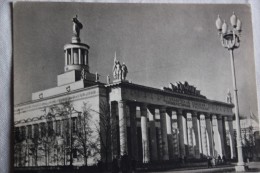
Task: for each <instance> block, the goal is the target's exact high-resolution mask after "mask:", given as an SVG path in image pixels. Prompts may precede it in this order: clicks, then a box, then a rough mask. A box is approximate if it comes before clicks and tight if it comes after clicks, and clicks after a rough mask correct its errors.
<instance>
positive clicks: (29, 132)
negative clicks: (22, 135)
mask: <svg viewBox="0 0 260 173" xmlns="http://www.w3.org/2000/svg"><path fill="white" fill-rule="evenodd" d="M27 130H28V131H27V133H28V134H27V138H28V139H32V125H28V126H27Z"/></svg>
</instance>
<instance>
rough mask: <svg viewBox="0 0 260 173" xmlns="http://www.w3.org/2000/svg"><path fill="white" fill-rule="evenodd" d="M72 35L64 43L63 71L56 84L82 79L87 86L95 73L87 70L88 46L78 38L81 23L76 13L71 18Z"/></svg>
mask: <svg viewBox="0 0 260 173" xmlns="http://www.w3.org/2000/svg"><path fill="white" fill-rule="evenodd" d="M72 22H73V35H72V38H71V43H69V44H66V45H64V58H65V65H64V72H65V73H63V74H61V75H59V76H58V86H61V85H64V84H69V83H72V82H76V81H78V80H83V81H84V84H86V85H87V86H89V85H92V84H93V83H94V82H95V78H96V75H95V74H92V73H90V72H89V60H88V52H89V46H88V45H87V44H85V43H82V42H81V40H80V30H81V29H82V28H83V25H82V23H80V21H79V20H78V16H77V15H76V16H75V17H74V18H73V19H72Z"/></svg>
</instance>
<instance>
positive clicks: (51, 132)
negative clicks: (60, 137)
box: [47, 121, 54, 136]
mask: <svg viewBox="0 0 260 173" xmlns="http://www.w3.org/2000/svg"><path fill="white" fill-rule="evenodd" d="M47 124H48V136H52V135H53V132H54V131H53V122H52V121H49V122H47Z"/></svg>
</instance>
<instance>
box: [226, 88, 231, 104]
mask: <svg viewBox="0 0 260 173" xmlns="http://www.w3.org/2000/svg"><path fill="white" fill-rule="evenodd" d="M227 103H232V96H231V92H230V90H228V93H227Z"/></svg>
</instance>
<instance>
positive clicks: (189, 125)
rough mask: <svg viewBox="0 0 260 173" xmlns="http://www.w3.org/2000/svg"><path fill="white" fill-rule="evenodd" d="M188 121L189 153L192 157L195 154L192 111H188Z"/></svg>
mask: <svg viewBox="0 0 260 173" xmlns="http://www.w3.org/2000/svg"><path fill="white" fill-rule="evenodd" d="M186 123H187V136H188V141H187V142H188V147H187V148H188V153H189V157H190V158H192V157H193V156H194V148H193V128H192V115H191V113H186Z"/></svg>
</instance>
